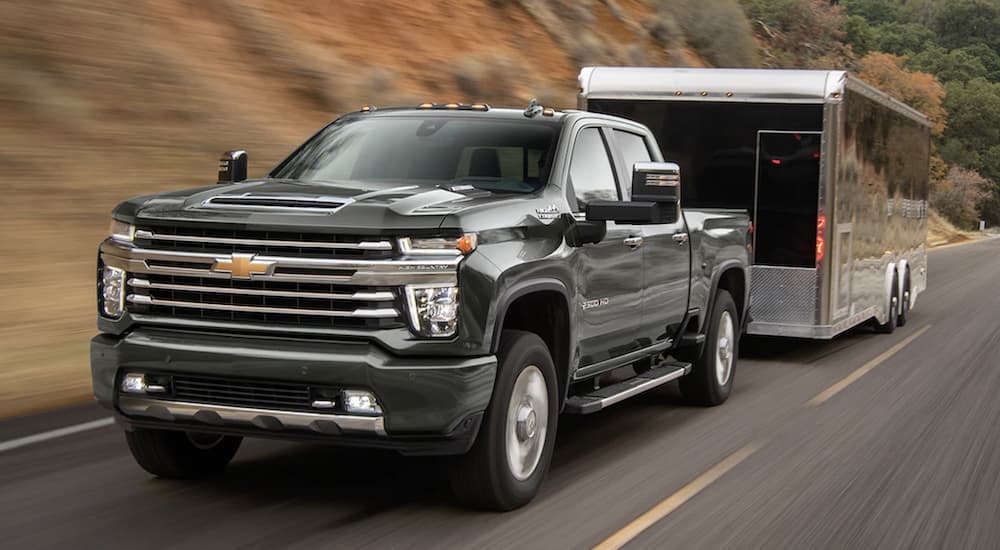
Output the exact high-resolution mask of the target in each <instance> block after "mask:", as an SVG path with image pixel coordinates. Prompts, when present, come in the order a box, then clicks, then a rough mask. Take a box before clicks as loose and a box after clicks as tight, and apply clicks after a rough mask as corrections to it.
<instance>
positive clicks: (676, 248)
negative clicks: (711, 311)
mask: <svg viewBox="0 0 1000 550" xmlns="http://www.w3.org/2000/svg"><path fill="white" fill-rule="evenodd" d="M612 136H613V137H614V139H615V142H616V145H617V147H615V150H617V151H618V154H619V158H620V160H619V163H618V164H619V167H620V168H619V173H620V177H621V178H622V181H623V182H626V185H624V186H623V187H624V191H625V198H626V200H627V199H629V198H630V195H631V191H632V190H631V181H632V167H633V165H634V164H635V163H637V162H649V161H650V160H652V159H653V157H652V156H651V154H650V150H651V148H650V146H649V144H648V143H646V140H645V138H643V136H641V135H639V134H635V133H632V132H629V131H628V130H625V129H617V128H616V129H614V130H613V131H612ZM681 177H682V178H683V177H684V174H681ZM642 238H643V242H642V262H643V275H644V282H643V289H642V327H641V334H642V336H643V338H644V340H645V343H646V345H647V346H648V345H650V344H657V343H660V342H663V341H664V340H667V339H671V340H672V339H673V338H675V337H676V335H677V331H678V330H680V325H681V323H682V322H683V321H684V313H685V312H686V311H687V302H688V292H689V285H690V281H691V264H690V239H689V238H688V234H687V227H686V224H685V223H684V218H683V216H681V217H679V218H678V220H677V222H675V223H669V224H657V225H644V226H642Z"/></svg>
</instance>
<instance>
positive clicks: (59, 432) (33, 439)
mask: <svg viewBox="0 0 1000 550" xmlns="http://www.w3.org/2000/svg"><path fill="white" fill-rule="evenodd" d="M114 423H115V419H114V418H112V417H110V416H109V417H107V418H101V419H99V420H92V421H90V422H84V423H83V424H76V425H74V426H66V427H65V428H59V429H56V430H50V431H47V432H42V433H38V434H34V435H29V436H25V437H20V438H18V439H11V440H10V441H4V442H3V443H0V453H2V452H5V451H13V450H14V449H19V448H21V447H24V446H27V445H32V444H35V443H41V442H43V441H49V440H51V439H57V438H60V437H64V436H67V435H73V434H76V433H80V432H86V431H88V430H96V429H97V428H103V427H105V426H110V425H112V424H114Z"/></svg>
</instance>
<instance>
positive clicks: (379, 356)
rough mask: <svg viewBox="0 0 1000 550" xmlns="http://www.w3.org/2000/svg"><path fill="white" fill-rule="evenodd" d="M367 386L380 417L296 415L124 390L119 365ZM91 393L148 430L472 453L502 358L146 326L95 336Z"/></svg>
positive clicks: (131, 423) (125, 419)
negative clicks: (409, 354)
mask: <svg viewBox="0 0 1000 550" xmlns="http://www.w3.org/2000/svg"><path fill="white" fill-rule="evenodd" d="M125 369H129V370H137V371H141V372H155V373H159V374H166V375H171V374H187V375H200V376H213V377H221V378H227V377H228V378H234V379H251V380H266V381H272V382H284V383H295V384H315V385H322V386H339V387H350V388H362V389H368V390H369V391H371V392H372V393H374V394H375V396H376V397H377V398H378V400H379V402H380V404H381V406H382V410H383V415H381V416H363V415H350V414H340V413H327V412H324V411H316V412H310V411H295V410H282V409H272V408H258V407H247V406H232V405H229V404H222V403H204V402H194V401H190V400H175V399H172V398H171V397H170V396H155V395H132V394H122V393H120V392H119V391H118V390H117V388H118V381H119V379H120V377H121V375H122V372H123V370H125ZM91 370H92V375H93V385H94V394H95V395H96V397H97V399H98V401H99V402H100V403H102V404H103V405H105V406H107V407H109V408H112V409H114V411H115V412H116V415H117V417H118V419H119V421H120V422H121V423H123V424H124V425H125V426H126V428H131V427H152V428H161V429H177V430H192V431H202V432H210V433H227V434H238V435H247V436H257V437H276V438H281V439H312V440H317V439H318V440H322V441H327V442H332V443H338V444H345V445H354V446H363V447H378V448H388V449H395V450H399V451H401V452H404V453H408V454H455V453H461V452H465V451H466V450H468V448H469V447H470V446H471V445H472V442H473V441H474V440H475V436H476V433H477V432H478V427H479V422H480V420H481V418H482V415H483V412H484V411H485V410H486V407H487V406H488V404H489V400H490V396H491V394H492V391H493V382H494V379H495V377H496V358H495V357H493V356H485V357H474V358H467V357H448V358H444V357H436V358H430V357H427V358H424V357H421V358H405V359H404V358H399V357H395V356H392V355H389V354H387V353H386V352H384V351H382V350H381V348H379V347H378V346H375V345H373V344H370V343H365V342H328V341H316V340H308V339H288V338H274V337H263V336H249V335H247V336H235V335H230V334H219V333H199V332H192V331H181V330H168V329H153V328H140V329H137V330H134V331H132V332H130V333H128V334H126V335H123V336H113V335H108V334H102V335H99V336H97V337H95V338H94V339H93V340H92V341H91Z"/></svg>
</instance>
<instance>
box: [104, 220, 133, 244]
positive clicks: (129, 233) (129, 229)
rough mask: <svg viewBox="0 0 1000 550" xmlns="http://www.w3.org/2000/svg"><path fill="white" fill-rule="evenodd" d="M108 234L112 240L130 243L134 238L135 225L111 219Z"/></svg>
mask: <svg viewBox="0 0 1000 550" xmlns="http://www.w3.org/2000/svg"><path fill="white" fill-rule="evenodd" d="M108 235H109V236H110V237H111V240H113V241H117V242H120V243H131V242H132V241H133V240H134V239H135V226H134V225H132V224H130V223H126V222H123V221H121V220H116V219H112V220H111V228H110V229H109V230H108Z"/></svg>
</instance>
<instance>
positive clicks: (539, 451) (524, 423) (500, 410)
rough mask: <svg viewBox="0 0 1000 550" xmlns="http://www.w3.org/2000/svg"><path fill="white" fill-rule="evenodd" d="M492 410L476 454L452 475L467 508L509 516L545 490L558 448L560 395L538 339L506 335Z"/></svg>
mask: <svg viewBox="0 0 1000 550" xmlns="http://www.w3.org/2000/svg"><path fill="white" fill-rule="evenodd" d="M501 338H502V340H501V344H500V351H499V353H498V358H499V365H498V370H497V380H496V384H495V385H494V386H493V397H492V399H491V400H490V407H489V409H488V410H487V411H486V416H485V417H484V418H483V424H482V427H481V428H480V430H479V435H478V436H477V437H476V442H475V444H474V445H473V446H472V449H471V450H470V451H469V453H468V454H466V455H465V456H461V457H458V458H457V460H456V464H455V465H454V467H453V468H452V469H451V470H450V472H449V475H450V478H451V488H452V492H454V494H455V496H456V497H457V498H458V500H459V501H461V502H462V503H463V504H465V505H468V506H473V507H476V508H483V509H487V510H495V511H507V510H513V509H514V508H518V507H521V506H523V505H525V504H527V503H528V502H529V501H530V500H531V499H532V498H534V496H535V494H536V493H538V489H539V487H540V486H541V484H542V478H544V477H545V472H546V470H548V467H549V462H550V461H551V459H552V448H553V446H554V444H555V435H556V424H557V419H558V413H559V409H558V399H559V397H558V394H557V392H556V387H557V384H556V374H555V367H554V366H553V364H552V357H551V355H550V354H549V350H548V347H546V345H545V342H544V341H542V339H541V338H539V337H538V336H537V335H536V334H532V333H530V332H523V331H518V330H506V331H504V332H503V334H502V335H501Z"/></svg>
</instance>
